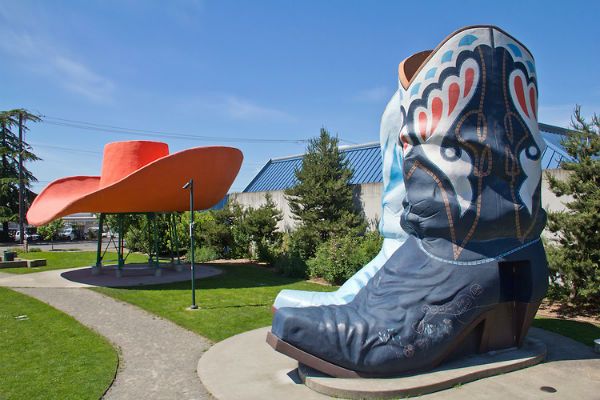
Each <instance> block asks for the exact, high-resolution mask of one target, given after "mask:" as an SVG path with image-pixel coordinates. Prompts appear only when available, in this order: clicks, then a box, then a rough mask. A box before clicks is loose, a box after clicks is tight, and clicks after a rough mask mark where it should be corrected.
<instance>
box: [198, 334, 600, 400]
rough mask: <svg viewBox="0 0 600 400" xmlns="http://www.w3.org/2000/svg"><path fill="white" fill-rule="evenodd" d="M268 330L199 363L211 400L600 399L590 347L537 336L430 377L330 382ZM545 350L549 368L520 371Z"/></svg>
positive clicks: (217, 348) (222, 345)
mask: <svg viewBox="0 0 600 400" xmlns="http://www.w3.org/2000/svg"><path fill="white" fill-rule="evenodd" d="M269 329H270V328H269V327H266V328H260V329H256V330H253V331H249V332H245V333H242V334H240V335H236V336H233V337H231V338H229V339H226V340H224V341H222V342H219V343H217V344H215V345H214V346H213V347H211V348H210V350H209V351H208V352H206V353H205V354H204V355H203V357H202V358H201V359H200V361H199V362H198V376H199V377H200V379H201V380H202V383H203V384H204V385H205V387H206V388H207V389H208V391H209V392H211V394H212V395H213V396H214V397H216V398H217V399H219V400H234V399H244V400H250V399H286V400H294V399H299V400H300V399H301V400H311V399H327V398H330V396H335V397H341V398H361V399H369V398H399V397H400V398H404V397H407V396H413V395H416V394H418V393H420V394H424V393H431V392H435V393H431V394H427V395H425V396H424V397H423V399H465V398H469V399H472V400H474V399H506V398H515V399H533V398H540V397H541V396H543V395H548V393H549V392H550V393H557V395H559V397H560V396H563V397H560V398H573V399H575V398H579V399H588V398H590V399H591V398H594V396H595V395H597V393H598V392H599V391H600V380H598V379H597V378H600V373H599V372H598V371H599V370H600V359H599V358H598V357H597V355H595V354H594V352H593V350H592V348H591V347H588V346H585V345H582V344H581V343H578V342H575V341H573V340H571V339H568V338H565V337H563V336H560V335H557V334H554V333H551V332H547V331H543V330H540V329H535V328H532V329H531V331H530V334H529V336H528V338H527V341H526V345H525V346H524V347H523V348H521V349H513V350H509V351H503V352H498V353H496V354H484V355H479V356H472V357H468V358H466V359H463V360H458V361H456V362H453V363H448V364H445V365H443V366H442V367H440V368H438V369H437V370H435V371H431V372H428V373H423V374H419V375H415V376H412V377H402V378H391V379H337V378H329V377H323V376H319V375H318V374H317V373H315V372H313V371H308V370H306V369H305V368H303V367H300V373H299V371H298V363H297V362H296V361H295V360H293V359H291V358H289V357H286V356H284V355H282V354H280V353H277V352H276V351H274V350H273V349H272V348H271V347H270V346H269V345H268V344H266V342H265V338H266V335H267V332H268V331H269ZM544 343H548V344H549V345H551V347H550V348H548V359H547V362H545V363H542V364H539V365H536V366H533V367H531V368H525V367H527V366H531V365H533V364H536V363H539V362H540V361H541V360H543V358H544V356H545V355H546V350H547V349H546V345H545V344H544ZM523 368H525V369H523ZM515 370H518V371H515ZM509 371H514V372H511V373H507V372H509ZM301 376H304V379H305V384H304V383H303V381H302V378H301ZM482 378H484V379H482ZM467 382H471V383H468V384H467ZM463 384H464V385H463ZM309 387H310V388H309ZM311 389H313V390H311ZM444 389H447V390H444ZM317 391H320V392H322V393H327V395H326V394H322V393H318V392H317ZM564 396H566V397H564ZM559 397H556V398H559Z"/></svg>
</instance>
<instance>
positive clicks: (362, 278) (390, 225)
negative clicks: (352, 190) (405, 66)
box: [273, 92, 408, 309]
mask: <svg viewBox="0 0 600 400" xmlns="http://www.w3.org/2000/svg"><path fill="white" fill-rule="evenodd" d="M401 121H402V115H401V114H400V94H399V92H396V93H394V96H392V99H391V100H390V102H389V103H388V105H387V107H386V108H385V111H384V112H383V116H382V117H381V127H380V130H379V136H380V143H381V155H382V159H383V171H382V172H383V173H382V175H383V194H382V198H381V202H382V210H383V212H382V216H381V220H380V222H379V232H380V233H381V235H382V236H383V245H382V246H381V250H380V251H379V253H378V254H377V256H375V258H373V260H371V262H369V263H368V264H367V265H365V266H364V267H363V268H361V269H360V271H358V272H357V273H356V274H354V275H353V276H352V277H351V278H350V279H348V280H347V281H346V282H345V283H344V284H343V285H342V286H341V287H340V288H339V289H338V290H336V291H335V292H309V291H305V290H282V291H281V292H279V294H278V295H277V298H275V302H274V303H273V308H274V309H278V308H282V307H308V306H320V305H326V304H346V303H349V302H350V301H352V299H354V296H356V294H357V293H358V292H359V291H360V289H362V288H363V287H364V286H365V285H366V284H367V282H368V281H369V280H370V279H371V278H372V277H373V276H374V275H375V273H377V271H379V269H380V268H381V267H382V266H383V264H385V262H386V261H387V260H388V259H389V258H390V257H391V255H392V254H394V252H395V251H396V250H397V249H398V248H399V247H400V246H401V245H402V243H404V241H405V240H406V238H407V237H408V235H407V234H406V232H404V230H402V227H401V226H400V216H401V215H402V210H403V208H402V201H403V200H404V195H405V193H406V191H405V189H404V181H403V179H402V162H401V160H402V145H401V144H400V142H399V141H398V132H400V128H401V126H400V123H401Z"/></svg>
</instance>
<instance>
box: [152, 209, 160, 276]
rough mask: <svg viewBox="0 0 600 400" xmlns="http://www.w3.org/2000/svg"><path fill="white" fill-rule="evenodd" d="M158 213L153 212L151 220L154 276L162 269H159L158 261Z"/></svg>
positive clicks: (158, 274)
mask: <svg viewBox="0 0 600 400" xmlns="http://www.w3.org/2000/svg"><path fill="white" fill-rule="evenodd" d="M157 217H158V214H156V213H154V214H153V218H152V219H153V220H154V224H153V226H152V228H153V229H152V233H153V235H152V238H153V240H154V268H155V271H154V274H155V275H156V276H161V275H162V271H161V269H160V262H159V260H158V218H157Z"/></svg>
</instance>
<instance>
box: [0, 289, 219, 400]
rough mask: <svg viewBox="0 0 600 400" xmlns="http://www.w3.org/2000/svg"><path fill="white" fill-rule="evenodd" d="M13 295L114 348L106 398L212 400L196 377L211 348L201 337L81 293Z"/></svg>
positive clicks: (45, 291) (88, 292)
mask: <svg viewBox="0 0 600 400" xmlns="http://www.w3.org/2000/svg"><path fill="white" fill-rule="evenodd" d="M0 285H2V283H0ZM15 290H17V291H19V292H21V293H24V294H26V295H28V296H32V297H35V298H37V299H39V300H41V301H43V302H45V303H48V304H50V305H51V306H53V307H55V308H57V309H59V310H61V311H63V312H65V313H67V314H69V315H71V316H73V317H75V318H76V319H77V320H78V321H80V322H81V323H83V324H84V325H86V326H88V327H90V328H92V329H94V330H95V331H97V332H98V333H100V334H101V335H102V336H104V337H106V338H107V339H108V340H109V341H111V342H112V343H113V344H114V345H115V346H116V347H117V348H118V349H119V352H120V355H119V363H120V365H119V371H118V373H117V376H116V379H115V381H114V382H113V384H112V386H111V387H110V389H109V391H108V392H107V393H106V396H105V398H106V399H144V400H148V399H211V398H212V397H211V396H210V395H209V394H208V392H207V391H206V389H205V388H204V386H203V385H202V383H201V382H200V379H198V375H197V373H196V366H197V363H198V359H200V357H201V356H202V354H203V353H204V352H205V351H206V350H207V349H208V347H209V346H210V345H211V343H210V342H209V341H208V340H206V339H204V338H202V337H201V336H198V335H196V334H194V333H192V332H190V331H188V330H186V329H183V328H180V327H179V326H177V325H175V324H173V323H172V322H169V321H166V320H163V319H161V318H159V317H157V316H154V315H152V314H149V313H147V312H145V311H143V310H141V309H139V308H137V307H134V306H132V305H129V304H126V303H122V302H119V301H117V300H114V299H112V298H110V297H107V296H104V295H101V294H99V293H96V292H94V291H91V290H88V289H84V288H70V289H69V288H43V287H38V288H19V289H15ZM190 312H193V311H190Z"/></svg>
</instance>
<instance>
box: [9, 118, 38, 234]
mask: <svg viewBox="0 0 600 400" xmlns="http://www.w3.org/2000/svg"><path fill="white" fill-rule="evenodd" d="M19 117H21V118H22V119H23V124H24V126H23V129H24V130H25V131H27V130H28V128H27V126H26V124H27V122H39V121H40V118H39V117H38V116H37V115H34V114H31V113H30V112H28V111H27V110H24V109H16V110H10V111H1V112H0V222H1V223H2V234H3V235H4V236H5V237H3V238H0V240H6V239H7V235H8V223H9V222H17V221H18V220H19V135H18V132H19V131H18V129H19ZM39 159H40V158H39V157H37V156H36V155H35V154H33V152H32V151H31V146H30V145H29V144H27V143H26V142H25V141H24V142H23V161H24V163H25V162H31V161H37V160H39ZM23 181H24V185H25V198H24V202H25V209H27V208H28V207H29V204H31V201H33V197H34V195H33V192H31V190H30V187H31V183H32V182H37V179H36V178H35V177H34V176H33V174H32V173H31V172H30V171H29V170H28V169H27V167H25V165H24V166H23Z"/></svg>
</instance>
